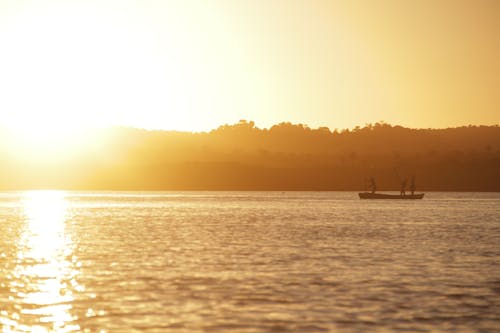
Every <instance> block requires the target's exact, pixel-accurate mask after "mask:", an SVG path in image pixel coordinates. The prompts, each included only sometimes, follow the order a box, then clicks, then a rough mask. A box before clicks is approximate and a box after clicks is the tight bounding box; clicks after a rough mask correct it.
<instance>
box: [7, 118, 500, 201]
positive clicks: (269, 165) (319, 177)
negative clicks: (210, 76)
mask: <svg viewBox="0 0 500 333" xmlns="http://www.w3.org/2000/svg"><path fill="white" fill-rule="evenodd" d="M92 135H95V136H96V137H97V138H102V139H99V144H98V145H95V146H94V147H93V148H92V149H86V150H82V151H81V152H75V154H72V155H71V158H66V159H58V160H54V159H49V160H43V161H38V162H37V163H33V162H30V161H28V160H27V159H23V158H19V156H17V155H14V154H13V153H12V149H9V147H8V146H9V143H8V142H2V143H1V144H0V159H1V161H2V163H1V164H0V188H1V189H4V190H14V189H32V188H59V189H67V190H362V189H363V186H364V184H363V182H364V179H366V178H367V177H369V176H374V177H375V178H376V179H377V191H378V190H380V191H386V190H390V191H394V190H395V191H399V189H400V180H399V179H398V178H397V177H396V175H395V172H394V170H398V171H399V172H400V173H401V174H402V175H416V177H417V179H418V182H417V191H500V127H499V126H498V125H495V126H464V127H458V128H447V129H411V128H404V127H401V126H391V125H389V124H386V123H376V124H370V125H367V126H365V127H356V128H354V129H352V130H347V129H346V130H340V131H339V130H334V131H331V130H330V129H329V128H326V127H320V128H317V129H312V128H309V127H307V126H305V125H302V124H291V123H281V124H278V125H275V126H272V127H271V128H269V129H260V128H257V127H256V126H255V124H254V123H253V122H252V121H244V120H243V121H240V122H239V123H236V124H233V125H223V126H220V127H219V128H217V129H215V130H213V131H210V132H201V133H190V132H177V131H147V130H142V129H134V128H109V129H103V130H100V131H97V132H95V133H93V134H92ZM413 190H415V189H413Z"/></svg>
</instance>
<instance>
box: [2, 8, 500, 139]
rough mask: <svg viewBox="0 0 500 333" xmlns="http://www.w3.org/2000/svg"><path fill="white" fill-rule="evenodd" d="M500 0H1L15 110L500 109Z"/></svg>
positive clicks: (79, 115)
mask: <svg viewBox="0 0 500 333" xmlns="http://www.w3.org/2000/svg"><path fill="white" fill-rule="evenodd" d="M498 59H500V1H496V0H474V1H473V0H469V1H464V0H420V1H409V0H377V1H372V0H364V1H361V0H345V1H336V0H238V1H235V0H179V1H167V0H165V1H160V0H158V1H151V0H137V1H131V0H116V1H112V0H86V1H67V0H64V1H54V0H45V1H23V0H8V1H6V0H0V126H10V127H11V128H15V129H16V130H17V131H19V132H21V131H26V132H33V131H45V132H56V131H73V130H75V129H77V128H81V127H85V126H109V125H124V126H132V127H140V128H147V129H166V130H186V131H208V130H211V129H214V128H217V127H218V126H220V125H222V124H227V123H229V124H231V123H235V122H238V121H239V120H240V119H246V120H253V121H255V123H256V125H257V126H258V127H261V128H264V127H270V126H272V125H274V124H277V123H280V122H284V121H289V122H292V123H302V124H307V125H309V126H310V127H313V128H316V127H320V126H327V127H330V128H331V129H334V128H339V129H341V128H352V127H355V126H358V125H359V126H364V125H365V124H368V123H374V122H377V121H385V122H386V123H390V124H398V125H403V126H407V127H415V128H443V127H453V126H461V125H468V124H474V125H481V124H483V125H492V124H500V61H499V60H498Z"/></svg>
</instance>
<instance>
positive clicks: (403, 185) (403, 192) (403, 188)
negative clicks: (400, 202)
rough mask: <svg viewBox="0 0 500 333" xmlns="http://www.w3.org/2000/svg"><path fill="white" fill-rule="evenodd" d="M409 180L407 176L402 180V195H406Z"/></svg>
mask: <svg viewBox="0 0 500 333" xmlns="http://www.w3.org/2000/svg"><path fill="white" fill-rule="evenodd" d="M407 182H408V178H405V179H403V180H402V181H401V192H400V194H401V196H402V197H404V196H405V195H406V192H405V191H406V183H407Z"/></svg>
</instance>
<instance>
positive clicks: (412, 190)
mask: <svg viewBox="0 0 500 333" xmlns="http://www.w3.org/2000/svg"><path fill="white" fill-rule="evenodd" d="M415 189H416V188H415V175H412V176H411V180H410V191H411V195H414V194H415Z"/></svg>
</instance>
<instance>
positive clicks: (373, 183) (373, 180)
mask: <svg viewBox="0 0 500 333" xmlns="http://www.w3.org/2000/svg"><path fill="white" fill-rule="evenodd" d="M370 189H371V190H372V193H375V191H376V190H377V184H376V183H375V178H373V177H370Z"/></svg>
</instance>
